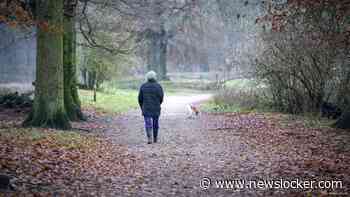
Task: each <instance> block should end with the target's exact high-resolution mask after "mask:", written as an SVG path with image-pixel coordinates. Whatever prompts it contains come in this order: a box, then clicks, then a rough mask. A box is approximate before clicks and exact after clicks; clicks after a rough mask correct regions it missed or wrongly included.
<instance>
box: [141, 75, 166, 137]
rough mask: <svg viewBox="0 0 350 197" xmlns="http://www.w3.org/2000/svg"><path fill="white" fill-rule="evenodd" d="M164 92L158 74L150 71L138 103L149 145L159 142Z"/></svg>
mask: <svg viewBox="0 0 350 197" xmlns="http://www.w3.org/2000/svg"><path fill="white" fill-rule="evenodd" d="M163 97H164V92H163V88H162V86H161V85H160V84H159V83H158V82H157V74H156V73H155V72H154V71H149V72H148V73H147V74H146V82H145V83H144V84H142V86H141V87H140V91H139V95H138V102H139V105H140V108H141V110H142V115H143V117H144V121H145V130H146V136H147V140H148V141H147V143H148V144H152V134H153V142H154V143H156V142H157V138H158V130H159V116H160V111H161V107H160V106H161V104H162V103H163Z"/></svg>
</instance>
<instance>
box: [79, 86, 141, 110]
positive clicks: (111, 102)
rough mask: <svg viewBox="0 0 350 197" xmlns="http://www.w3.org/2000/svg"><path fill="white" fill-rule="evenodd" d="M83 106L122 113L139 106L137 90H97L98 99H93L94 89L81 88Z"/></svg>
mask: <svg viewBox="0 0 350 197" xmlns="http://www.w3.org/2000/svg"><path fill="white" fill-rule="evenodd" d="M79 95H80V99H81V101H82V106H83V107H93V108H95V109H96V110H97V111H100V112H105V113H122V112H127V111H129V110H131V109H135V108H137V107H138V103H137V95H138V92H137V91H136V90H126V89H125V90H124V89H108V90H106V91H104V92H97V96H96V97H97V101H96V102H94V101H93V91H89V90H79Z"/></svg>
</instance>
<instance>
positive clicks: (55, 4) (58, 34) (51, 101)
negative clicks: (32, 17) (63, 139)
mask: <svg viewBox="0 0 350 197" xmlns="http://www.w3.org/2000/svg"><path fill="white" fill-rule="evenodd" d="M36 6H37V7H36V8H37V13H36V14H37V20H38V28H37V65H36V84H35V98H34V105H33V109H32V111H31V113H30V115H29V116H28V118H27V119H26V120H25V122H24V125H25V126H36V127H50V128H56V129H69V128H70V123H69V119H68V117H67V114H66V111H65V107H64V95H63V89H64V88H63V0H37V1H36Z"/></svg>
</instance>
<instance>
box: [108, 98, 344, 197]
mask: <svg viewBox="0 0 350 197" xmlns="http://www.w3.org/2000/svg"><path fill="white" fill-rule="evenodd" d="M208 98H209V95H192V96H191V95H186V96H170V97H167V98H166V102H165V104H164V105H163V113H162V117H161V120H160V142H159V143H157V144H151V145H148V144H146V139H145V134H144V129H143V120H142V117H141V112H140V111H139V110H135V111H131V112H129V113H126V114H124V115H122V116H118V117H114V118H112V119H111V120H109V121H108V123H109V125H110V128H109V129H107V130H106V132H105V133H104V135H105V137H107V138H109V139H110V140H111V141H112V142H114V143H116V144H118V145H122V146H125V147H126V148H127V149H128V151H129V152H130V153H132V154H133V155H136V156H138V157H140V158H141V160H140V162H141V163H140V165H141V166H142V169H143V172H142V174H139V175H138V176H132V177H128V178H127V177H119V178H116V179H115V180H114V181H115V187H116V188H115V191H114V193H113V192H112V193H111V195H112V196H113V195H118V194H119V195H121V194H122V196H153V197H154V196H281V195H286V196H306V195H307V194H311V193H321V194H323V195H327V194H345V193H348V194H349V183H350V180H349V177H350V152H349V150H350V149H349V145H348V142H349V139H350V137H349V134H348V133H346V132H345V131H340V130H334V129H330V128H328V127H324V128H321V127H318V128H312V127H311V128H310V127H308V125H307V124H305V122H304V121H302V120H301V119H300V120H290V119H289V118H288V117H289V116H287V115H281V114H277V113H276V114H274V113H269V114H261V113H244V114H243V113H226V114H215V115H213V114H212V115H210V114H201V115H200V117H198V118H195V119H188V118H187V114H186V113H187V108H186V104H188V103H198V102H200V101H203V100H206V99H208ZM203 177H208V178H210V179H211V180H212V183H211V185H210V187H209V188H208V189H206V190H204V189H202V188H201V187H200V180H201V179H202V178H203ZM296 178H298V179H300V180H316V181H317V180H319V181H321V180H330V181H331V180H341V181H342V187H343V188H342V189H334V190H332V189H317V190H311V189H307V188H304V189H248V188H239V187H241V185H238V186H237V185H236V186H234V188H233V189H232V188H231V189H218V188H216V187H217V185H216V184H215V180H221V179H246V180H266V179H267V180H271V179H274V180H276V179H278V180H280V179H284V180H295V179H296ZM234 184H235V183H234ZM231 186H232V185H231ZM229 187H230V185H229ZM237 187H238V188H237Z"/></svg>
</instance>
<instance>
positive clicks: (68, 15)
mask: <svg viewBox="0 0 350 197" xmlns="http://www.w3.org/2000/svg"><path fill="white" fill-rule="evenodd" d="M69 2H70V1H67V2H66V7H65V16H64V35H63V48H64V50H63V65H64V104H65V108H66V112H67V115H68V117H69V119H70V120H72V121H78V120H85V117H84V115H83V113H82V111H81V104H80V99H79V94H78V88H77V79H76V30H75V20H74V16H75V5H72V4H70V3H69Z"/></svg>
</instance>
